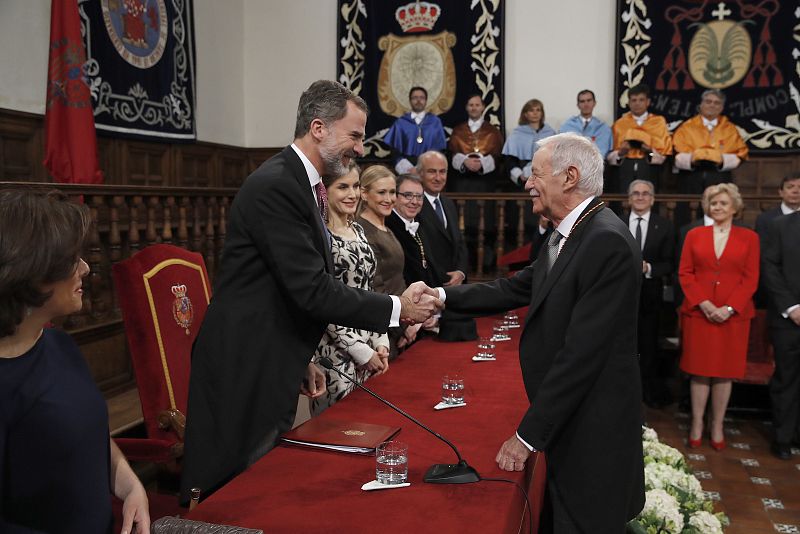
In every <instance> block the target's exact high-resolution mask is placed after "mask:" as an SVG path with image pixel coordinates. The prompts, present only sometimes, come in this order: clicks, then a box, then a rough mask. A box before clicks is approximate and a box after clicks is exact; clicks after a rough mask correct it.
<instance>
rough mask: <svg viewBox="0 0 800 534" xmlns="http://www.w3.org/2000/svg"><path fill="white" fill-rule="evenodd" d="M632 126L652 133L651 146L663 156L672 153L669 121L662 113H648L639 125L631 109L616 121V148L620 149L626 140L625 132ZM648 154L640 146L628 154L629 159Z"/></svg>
mask: <svg viewBox="0 0 800 534" xmlns="http://www.w3.org/2000/svg"><path fill="white" fill-rule="evenodd" d="M631 128H638V129H640V130H644V131H645V132H646V133H648V134H649V135H650V139H651V143H650V146H651V147H652V148H653V149H655V150H656V151H658V153H659V154H661V155H662V156H668V155H670V154H672V137H671V136H670V135H669V130H668V129H667V121H666V120H665V119H664V117H662V116H661V115H656V114H655V113H648V115H647V119H645V121H644V123H643V124H642V125H641V126H639V125H638V124H636V120H635V119H634V118H633V114H632V113H631V112H630V111H629V112H628V113H626V114H624V115H623V116H622V117H620V118H619V119H617V120H616V122H614V127H613V128H612V131H613V133H614V150H619V148H620V147H621V146H622V143H623V142H624V141H625V134H626V133H627V131H628V130H630V129H631ZM645 156H646V154H645V153H644V151H642V150H640V149H638V148H632V149H631V150H630V151H629V152H628V155H627V156H625V157H627V158H628V159H643V158H644V157H645Z"/></svg>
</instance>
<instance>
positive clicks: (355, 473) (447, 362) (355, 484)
mask: <svg viewBox="0 0 800 534" xmlns="http://www.w3.org/2000/svg"><path fill="white" fill-rule="evenodd" d="M520 316H521V317H524V315H523V314H522V313H520ZM496 319H498V317H494V318H484V319H480V320H479V321H478V332H479V334H480V335H482V336H490V335H491V333H492V325H493V322H494V320H496ZM520 331H521V329H513V330H511V331H510V333H511V336H512V340H511V341H505V342H498V343H497V344H496V345H497V348H496V356H497V361H493V362H473V361H472V356H474V355H475V354H476V352H477V343H476V342H460V343H442V342H439V341H436V340H433V339H430V338H428V339H423V340H421V341H419V342H418V343H416V344H415V345H414V346H412V347H411V348H410V349H409V350H407V351H406V352H404V353H403V354H401V355H400V357H399V358H398V359H396V360H395V361H393V362H392V363H391V365H390V367H389V372H388V373H386V374H384V375H382V376H379V377H376V378H373V379H372V380H369V381H368V382H367V383H366V386H367V387H369V388H371V389H373V390H374V391H375V392H376V393H378V394H379V395H381V396H383V397H385V398H387V399H388V400H390V401H391V402H393V403H394V404H396V405H397V406H399V407H400V408H401V409H403V410H405V411H407V412H408V413H410V414H411V415H413V416H414V417H416V418H417V419H419V420H421V421H422V422H423V423H425V424H426V425H428V426H429V427H431V428H432V429H433V430H435V431H437V432H439V433H440V434H442V435H443V436H444V437H446V438H447V439H449V440H450V441H451V442H453V443H454V444H455V445H456V447H458V449H459V450H460V451H461V454H462V456H463V457H464V459H466V460H467V462H468V463H469V464H470V465H472V466H473V467H474V468H475V469H477V471H478V473H480V475H481V476H482V477H488V478H505V479H509V480H513V481H515V482H517V483H519V484H521V485H523V487H525V488H526V489H527V491H528V494H529V498H530V501H531V505H532V506H533V513H532V514H529V513H527V512H525V511H524V510H525V505H524V502H525V501H524V497H523V495H522V493H521V492H520V490H519V489H518V488H517V487H516V486H514V485H512V484H507V483H501V482H492V481H481V482H478V483H473V484H460V485H439V484H426V483H424V482H423V481H422V478H423V476H424V474H425V471H426V470H427V469H428V467H430V466H431V465H432V464H434V463H455V462H456V460H457V459H456V456H455V454H454V453H453V451H452V450H451V449H450V448H449V447H448V446H447V445H446V444H445V443H443V442H441V441H439V440H437V439H436V438H435V437H434V436H432V435H431V434H429V433H427V432H426V431H425V430H423V429H421V428H419V427H417V426H416V425H414V424H413V423H412V422H411V421H409V420H407V419H405V418H404V417H402V416H401V415H400V414H398V413H396V412H394V411H392V410H391V409H390V408H389V407H387V406H385V405H384V404H382V403H380V402H378V401H377V400H375V399H373V398H372V397H370V396H369V395H367V394H366V393H365V392H363V391H360V390H356V391H354V392H353V393H351V394H350V395H349V396H347V397H346V398H345V399H343V400H342V401H340V402H339V403H338V404H336V405H334V406H333V407H331V408H329V409H328V410H326V411H325V412H323V413H322V414H321V415H319V417H330V418H334V419H338V420H342V421H360V422H365V423H375V424H383V425H396V426H400V427H402V430H401V432H400V433H399V434H398V435H397V436H396V437H395V439H397V440H400V441H403V442H406V443H408V445H409V470H408V471H409V472H408V481H409V482H410V483H411V486H410V487H406V488H400V489H392V490H379V491H362V490H361V486H362V485H363V484H364V483H366V482H369V481H371V480H374V478H375V457H374V456H362V455H357V454H346V453H338V452H329V451H322V450H312V449H307V448H298V447H289V446H279V447H276V448H275V449H273V450H272V451H271V452H269V453H268V454H267V455H266V456H264V457H263V458H262V459H261V460H259V461H258V462H256V463H255V464H253V465H252V466H250V468H248V469H247V470H246V471H245V472H243V473H241V474H240V475H239V476H238V477H236V478H235V479H233V480H232V481H231V482H229V483H228V484H227V485H225V486H224V487H223V488H221V489H220V490H219V491H217V492H216V493H214V494H213V495H211V496H210V497H209V498H208V499H206V500H205V501H203V502H202V503H201V504H200V505H199V506H197V508H195V510H194V511H192V512H191V513H190V514H189V515H188V517H189V518H191V519H196V520H201V521H208V522H213V523H222V524H230V525H238V526H243V527H250V528H260V529H263V530H264V532H265V533H274V532H308V531H311V530H312V529H313V530H318V531H321V532H347V533H354V532H403V533H409V532H418V533H424V532H437V533H450V532H452V533H456V532H458V533H463V532H492V533H495V532H497V533H502V532H509V533H511V532H528V531H529V528H530V527H531V525H529V521H530V518H531V517H533V525H532V526H533V529H532V531H534V532H535V531H536V527H537V526H538V518H539V510H540V507H541V500H542V496H543V494H544V474H545V469H544V457H543V455H540V454H535V455H534V456H532V457H531V458H530V459H529V461H528V462H527V463H526V471H523V472H514V473H509V472H505V471H502V470H500V469H499V468H498V467H497V464H496V463H495V461H494V459H495V455H496V454H497V451H498V450H499V448H500V445H501V444H502V443H503V441H505V440H506V439H508V438H509V437H510V436H512V435H513V434H514V432H515V430H516V426H517V423H518V421H519V420H520V418H521V417H522V415H523V413H524V411H525V410H526V409H527V407H528V401H527V396H526V395H525V388H524V386H523V383H522V376H521V372H520V368H519V361H518V352H517V351H518V342H519V339H518V338H519V333H520ZM449 373H460V374H461V375H462V376H463V377H464V381H465V400H466V403H467V406H465V407H461V408H450V409H446V410H441V411H435V410H434V409H433V407H434V405H436V404H437V402H439V400H440V395H441V385H440V384H441V378H442V376H443V375H445V374H449Z"/></svg>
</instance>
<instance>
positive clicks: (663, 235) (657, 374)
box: [622, 180, 675, 408]
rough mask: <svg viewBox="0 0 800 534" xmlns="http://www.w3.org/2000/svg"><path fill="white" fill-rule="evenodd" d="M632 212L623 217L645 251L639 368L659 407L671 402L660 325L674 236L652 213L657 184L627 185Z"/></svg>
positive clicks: (648, 397)
mask: <svg viewBox="0 0 800 534" xmlns="http://www.w3.org/2000/svg"><path fill="white" fill-rule="evenodd" d="M628 203H629V205H630V208H631V211H630V213H629V214H628V215H627V216H625V217H623V219H622V220H623V221H624V222H627V223H628V228H629V229H630V231H631V235H633V237H634V239H635V240H636V243H637V244H638V245H639V247H640V248H641V250H642V293H641V297H640V299H639V367H640V368H641V372H642V392H643V394H644V402H645V404H647V405H648V406H650V407H653V408H660V407H663V406H666V405H667V404H669V403H671V402H672V395H671V394H670V392H669V389H668V388H667V383H666V376H665V375H666V372H667V369H666V366H665V365H663V363H662V362H660V360H659V357H658V325H659V314H660V310H661V304H662V302H663V295H664V284H663V278H664V277H665V276H668V275H670V274H671V273H672V260H673V257H674V255H675V236H674V231H673V228H672V223H671V222H670V221H669V219H665V218H664V217H661V216H660V215H658V214H657V213H654V212H653V204H654V203H655V187H654V186H653V183H652V182H649V181H647V180H634V181H633V182H631V184H630V185H629V186H628Z"/></svg>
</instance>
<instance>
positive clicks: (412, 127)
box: [383, 113, 447, 161]
mask: <svg viewBox="0 0 800 534" xmlns="http://www.w3.org/2000/svg"><path fill="white" fill-rule="evenodd" d="M420 131H421V133H422V142H421V143H417V136H418V135H419V134H420ZM383 142H384V143H386V144H387V145H389V146H391V147H392V148H394V150H395V152H396V153H397V154H398V155H399V157H398V159H400V158H404V157H405V158H408V157H412V158H416V157H417V156H419V155H420V154H422V153H424V152H427V151H428V150H439V151H443V150H444V149H445V147H446V146H447V141H446V140H445V137H444V127H443V126H442V121H441V120H439V117H437V116H436V115H433V114H432V113H426V114H425V117H424V118H423V119H422V122H421V123H420V125H419V126H417V123H416V122H415V121H414V119H412V118H411V113H406V114H405V115H402V116H401V117H398V118H397V120H396V121H394V124H392V127H391V128H389V131H388V132H386V135H385V136H384V137H383ZM415 161H416V160H415Z"/></svg>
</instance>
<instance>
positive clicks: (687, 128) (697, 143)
mask: <svg viewBox="0 0 800 534" xmlns="http://www.w3.org/2000/svg"><path fill="white" fill-rule="evenodd" d="M717 121H718V122H717V126H716V127H715V128H714V129H713V130H711V131H710V132H709V131H708V128H706V127H705V126H703V117H702V116H701V115H695V116H694V117H692V118H691V119H689V120H687V121H684V123H683V124H681V125H680V126H679V127H678V129H677V130H675V135H674V136H673V137H672V142H673V145H674V147H675V151H676V152H689V153H691V152H693V151H694V150H695V149H697V148H715V149H717V150H719V151H720V152H722V153H723V154H735V155H736V156H738V157H739V159H742V160H744V159H747V154H748V153H749V149H748V148H747V145H746V144H745V142H744V140H743V139H742V136H741V135H739V131H738V130H737V129H736V126H734V124H733V123H732V122H731V121H730V120H728V117H725V116H724V115H720V116H719V117H718V119H717Z"/></svg>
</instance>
